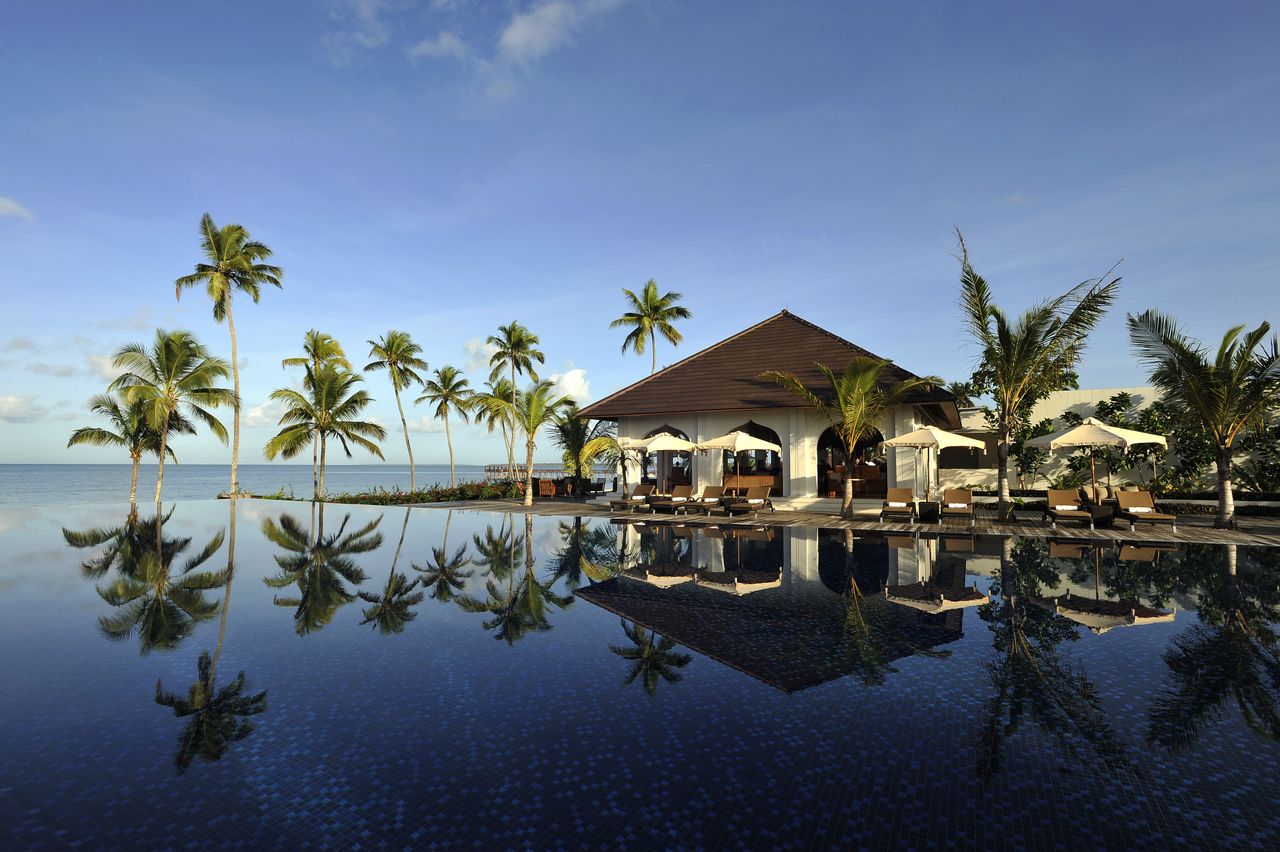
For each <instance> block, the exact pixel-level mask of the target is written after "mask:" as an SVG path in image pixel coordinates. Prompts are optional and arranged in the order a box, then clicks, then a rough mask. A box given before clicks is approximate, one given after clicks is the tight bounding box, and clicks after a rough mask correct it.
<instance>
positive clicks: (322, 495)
mask: <svg viewBox="0 0 1280 852" xmlns="http://www.w3.org/2000/svg"><path fill="white" fill-rule="evenodd" d="M324 451H325V440H324V433H323V432H321V433H320V500H321V501H323V500H324V461H325V458H324Z"/></svg>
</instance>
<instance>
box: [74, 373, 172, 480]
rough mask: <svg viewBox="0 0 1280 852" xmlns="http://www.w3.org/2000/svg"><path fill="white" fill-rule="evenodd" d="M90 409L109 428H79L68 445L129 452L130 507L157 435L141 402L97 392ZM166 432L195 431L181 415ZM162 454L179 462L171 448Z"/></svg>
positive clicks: (155, 448) (155, 447)
mask: <svg viewBox="0 0 1280 852" xmlns="http://www.w3.org/2000/svg"><path fill="white" fill-rule="evenodd" d="M89 410H90V411H92V412H93V413H95V414H101V415H102V416H103V417H105V418H107V420H108V421H109V422H110V424H111V429H103V428H101V427H98V426H82V427H80V428H79V429H77V430H76V431H74V432H72V433H71V438H70V440H68V441H67V446H68V447H75V446H79V445H81V444H88V445H90V446H94V447H121V448H122V449H125V450H128V452H129V460H130V461H132V462H133V475H132V477H131V478H130V480H129V503H130V504H131V505H132V504H134V503H136V502H137V500H138V465H139V464H141V463H142V456H143V454H144V453H155V454H157V455H159V453H160V433H159V432H158V431H157V430H155V429H154V428H152V426H151V424H150V423H149V422H147V410H146V407H145V405H144V404H143V403H142V401H141V400H138V401H135V402H133V403H129V402H126V401H124V400H123V399H118V398H116V397H114V396H112V395H111V394H109V393H100V394H98V395H96V396H94V397H91V398H90V399H89ZM112 429H114V430H115V431H112ZM169 431H170V432H180V433H182V434H186V435H190V434H194V433H195V431H196V430H195V427H194V426H192V425H191V423H190V422H188V421H187V420H185V419H184V418H183V417H182V415H181V414H177V413H175V414H174V415H172V416H171V417H170V422H169ZM165 453H166V455H168V457H169V458H171V459H173V462H174V464H177V463H178V457H177V456H176V455H175V454H174V452H173V448H172V447H165Z"/></svg>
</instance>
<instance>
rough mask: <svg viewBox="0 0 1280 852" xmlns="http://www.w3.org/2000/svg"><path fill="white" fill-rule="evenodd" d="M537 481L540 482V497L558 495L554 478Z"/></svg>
mask: <svg viewBox="0 0 1280 852" xmlns="http://www.w3.org/2000/svg"><path fill="white" fill-rule="evenodd" d="M536 481H537V483H538V496H539V497H554V496H556V483H555V481H554V480H551V479H539V480H536Z"/></svg>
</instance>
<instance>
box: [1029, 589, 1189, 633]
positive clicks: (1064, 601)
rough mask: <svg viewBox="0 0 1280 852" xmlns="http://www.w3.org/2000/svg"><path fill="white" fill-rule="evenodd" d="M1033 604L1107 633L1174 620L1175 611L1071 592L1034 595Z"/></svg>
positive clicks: (1094, 629) (1099, 631) (1094, 630)
mask: <svg viewBox="0 0 1280 852" xmlns="http://www.w3.org/2000/svg"><path fill="white" fill-rule="evenodd" d="M1031 603H1033V604H1035V605H1036V606H1038V607H1041V608H1043V609H1047V610H1049V611H1050V612H1054V613H1057V614H1058V615H1061V616H1064V617H1066V618H1069V619H1071V620H1072V621H1074V622H1076V623H1077V624H1083V625H1084V626H1085V627H1087V628H1089V630H1091V631H1093V632H1094V633H1106V632H1107V631H1108V630H1111V629H1112V628H1114V627H1140V626H1142V625H1144V624H1158V623H1161V622H1168V621H1173V619H1174V614H1173V613H1172V612H1165V611H1163V610H1159V609H1152V608H1151V607H1149V606H1143V605H1142V604H1140V603H1138V602H1137V601H1105V600H1090V599H1089V598H1081V597H1076V596H1073V595H1072V594H1071V593H1070V592H1068V593H1067V594H1066V595H1065V596H1063V597H1058V598H1032V599H1031Z"/></svg>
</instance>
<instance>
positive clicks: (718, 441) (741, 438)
mask: <svg viewBox="0 0 1280 852" xmlns="http://www.w3.org/2000/svg"><path fill="white" fill-rule="evenodd" d="M698 449H700V450H725V451H727V452H730V453H733V458H734V463H735V465H736V468H737V474H738V476H739V477H741V476H742V455H741V454H742V453H750V452H758V451H762V450H763V451H767V452H774V453H778V454H779V455H781V454H782V447H780V446H778V445H777V444H775V443H773V442H771V441H766V440H764V439H763V438H757V437H755V436H754V435H748V434H747V433H746V432H730V433H729V434H728V435H721V436H720V437H719V438H712V439H711V440H709V441H703V442H701V443H700V444H698Z"/></svg>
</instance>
